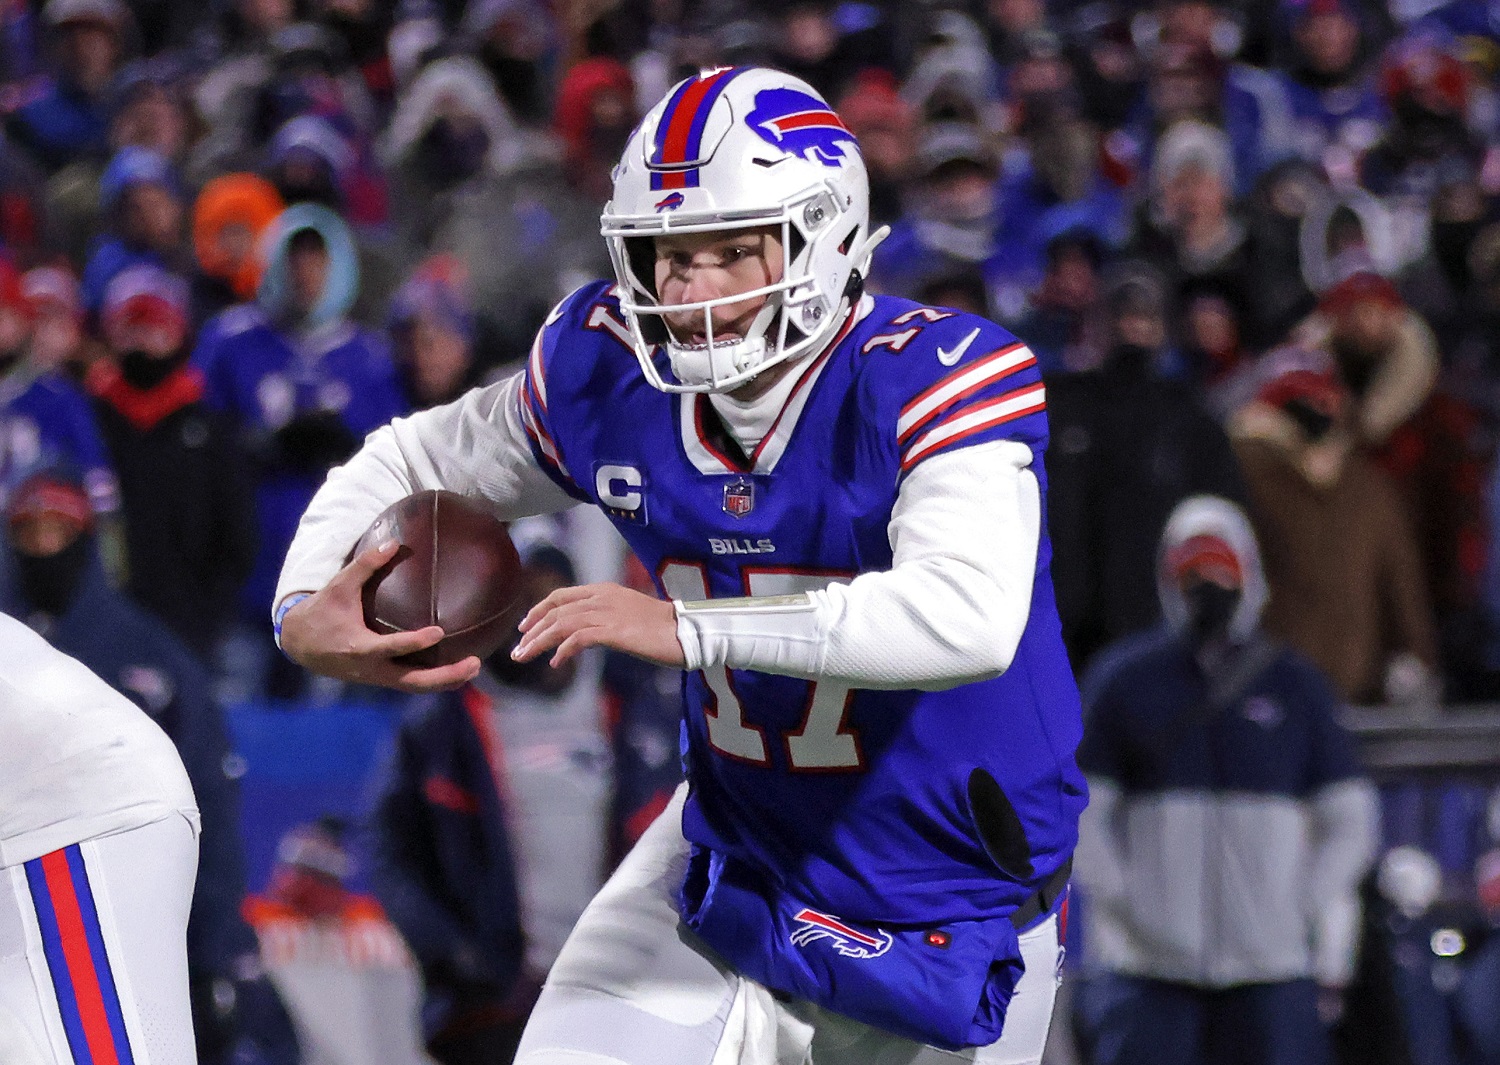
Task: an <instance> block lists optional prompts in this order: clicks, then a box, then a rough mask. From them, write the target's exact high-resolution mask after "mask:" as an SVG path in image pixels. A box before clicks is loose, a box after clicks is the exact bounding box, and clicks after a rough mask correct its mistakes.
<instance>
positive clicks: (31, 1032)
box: [0, 815, 198, 1065]
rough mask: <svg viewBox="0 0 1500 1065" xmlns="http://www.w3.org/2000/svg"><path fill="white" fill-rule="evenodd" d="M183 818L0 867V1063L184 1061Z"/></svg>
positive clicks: (172, 1064) (186, 857)
mask: <svg viewBox="0 0 1500 1065" xmlns="http://www.w3.org/2000/svg"><path fill="white" fill-rule="evenodd" d="M197 868H198V830H197V828H196V826H195V825H193V823H192V822H190V821H189V820H188V819H187V818H186V817H183V816H176V815H174V816H171V817H167V818H165V819H164V820H161V821H156V822H153V823H152V824H149V825H144V826H142V827H140V828H134V829H130V830H129V831H126V832H118V833H115V834H114V835H110V836H103V837H101V838H99V839H91V840H85V841H84V842H82V843H78V844H74V845H73V846H71V847H64V848H63V849H61V850H57V851H53V852H52V853H51V854H45V855H43V856H42V857H40V858H37V859H35V860H33V861H29V862H24V863H22V864H20V865H12V866H9V867H7V868H4V869H0V1062H4V1063H5V1065H194V1063H195V1062H196V1060H197V1052H196V1049H195V1047H194V1044H193V1019H192V1014H191V1011H190V1009H189V1005H188V974H187V919H188V908H189V906H190V905H191V903H192V900H193V877H194V874H195V872H196V870H197Z"/></svg>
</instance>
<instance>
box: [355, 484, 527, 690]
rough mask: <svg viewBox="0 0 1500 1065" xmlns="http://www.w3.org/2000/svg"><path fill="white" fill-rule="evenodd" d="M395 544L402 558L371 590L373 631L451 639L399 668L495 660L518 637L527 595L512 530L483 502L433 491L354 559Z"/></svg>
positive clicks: (401, 506) (393, 516)
mask: <svg viewBox="0 0 1500 1065" xmlns="http://www.w3.org/2000/svg"><path fill="white" fill-rule="evenodd" d="M388 539H394V540H396V541H397V542H398V543H400V544H401V547H400V549H399V550H397V552H396V555H395V557H394V558H392V559H391V561H390V562H388V563H386V564H385V566H383V567H382V568H381V569H380V570H378V571H377V572H376V573H375V575H374V576H373V577H371V578H370V579H369V580H368V581H366V582H365V587H364V606H365V624H366V625H368V626H369V627H370V628H371V629H372V630H374V631H375V632H379V633H391V632H407V631H410V630H412V629H423V628H426V627H427V626H428V625H441V626H442V627H443V631H444V632H446V633H447V635H446V636H444V637H443V639H442V640H441V641H440V642H439V643H437V644H435V645H433V646H432V647H429V648H427V649H426V650H423V651H417V652H415V653H414V654H409V655H404V656H403V657H401V658H400V659H398V660H397V661H400V662H404V663H410V664H411V665H414V666H440V665H447V664H449V663H451V662H458V661H460V660H462V659H464V658H467V657H468V656H469V655H478V656H479V657H480V658H487V657H489V656H490V655H492V654H494V653H495V652H496V651H497V650H499V649H500V647H501V646H503V645H504V644H505V643H506V641H507V640H508V639H509V638H510V637H511V636H512V635H513V634H514V633H515V628H516V622H518V621H520V620H521V616H522V614H523V613H524V609H523V608H524V607H525V605H526V604H525V601H524V599H525V595H524V591H523V588H522V580H521V559H520V556H518V555H517V554H516V548H515V545H514V544H513V543H511V540H510V533H508V532H507V531H506V528H505V523H504V522H503V521H501V520H500V519H499V518H497V517H495V515H494V514H493V513H492V512H491V511H490V509H489V508H488V506H486V505H485V504H484V503H483V502H481V501H479V500H474V499H469V498H467V497H465V496H461V495H458V494H457V493H456V492H442V491H426V492H417V493H416V494H415V495H409V496H407V497H406V498H405V499H402V500H400V501H398V502H396V503H392V504H391V505H390V506H389V507H387V508H386V509H385V511H384V512H382V513H381V515H380V516H379V517H378V518H376V519H375V521H374V522H373V523H372V524H371V525H370V528H369V529H368V530H367V531H366V532H365V534H364V536H362V537H360V540H359V543H357V544H355V545H354V550H353V552H351V554H350V557H351V558H352V557H353V556H354V555H357V554H359V553H360V552H361V551H363V550H365V549H366V548H369V547H373V546H375V545H376V544H378V543H381V542H383V541H385V540H388Z"/></svg>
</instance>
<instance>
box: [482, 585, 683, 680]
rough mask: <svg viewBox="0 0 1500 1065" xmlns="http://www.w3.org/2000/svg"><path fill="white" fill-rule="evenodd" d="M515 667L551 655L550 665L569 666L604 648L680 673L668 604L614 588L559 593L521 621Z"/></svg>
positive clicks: (673, 613) (674, 621)
mask: <svg viewBox="0 0 1500 1065" xmlns="http://www.w3.org/2000/svg"><path fill="white" fill-rule="evenodd" d="M520 629H521V642H520V643H518V644H516V648H515V650H514V651H512V652H511V657H512V658H514V659H515V660H516V661H518V662H527V661H530V660H531V659H533V658H535V657H536V656H537V655H540V654H543V653H545V652H547V651H552V652H553V655H552V665H553V666H561V665H565V664H566V663H567V662H569V661H571V660H572V659H573V658H574V657H576V656H577V655H578V652H580V651H582V650H583V649H584V648H586V647H610V648H613V649H614V650H616V651H624V652H625V653H626V654H631V655H635V656H636V657H637V658H644V659H647V660H648V661H651V662H655V663H657V664H658V665H663V666H676V667H678V668H681V667H682V666H683V664H684V663H685V661H686V659H685V658H684V657H683V654H682V644H680V643H678V642H677V612H676V610H674V609H673V607H672V604H671V603H669V602H666V601H664V600H661V599H657V598H655V597H654V596H649V595H645V594H643V593H641V592H636V591H632V590H631V589H629V588H626V587H624V586H623V585H619V584H583V585H579V586H578V587H576V588H560V589H558V590H557V591H555V592H553V593H552V594H551V595H549V596H547V598H545V599H543V600H542V601H541V602H540V603H538V604H537V605H536V606H534V607H532V608H531V611H530V612H529V613H528V614H527V615H526V616H525V617H524V618H522V619H521V624H520Z"/></svg>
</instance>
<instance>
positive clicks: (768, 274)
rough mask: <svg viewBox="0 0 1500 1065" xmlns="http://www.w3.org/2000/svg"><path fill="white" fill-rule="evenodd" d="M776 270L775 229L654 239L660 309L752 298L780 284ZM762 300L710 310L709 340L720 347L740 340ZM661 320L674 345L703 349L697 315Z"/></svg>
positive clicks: (702, 328)
mask: <svg viewBox="0 0 1500 1065" xmlns="http://www.w3.org/2000/svg"><path fill="white" fill-rule="evenodd" d="M782 270H783V265H782V255H781V235H780V230H779V228H776V227H772V226H762V227H760V228H758V229H743V230H735V231H734V232H732V233H683V234H674V235H670V236H664V237H657V238H656V294H657V298H658V299H660V300H661V302H662V303H664V304H677V303H701V302H703V301H704V300H715V299H723V298H725V297H727V296H735V295H738V294H739V293H741V292H752V291H754V290H755V289H758V288H764V287H765V286H767V285H772V284H775V283H776V282H777V281H780V280H781V277H782ZM767 298H768V297H767V296H765V295H760V296H751V297H750V298H749V299H746V300H743V301H740V302H736V303H726V304H722V305H720V306H718V307H715V308H713V309H712V311H711V312H710V313H711V315H712V322H713V334H714V335H713V339H714V340H715V341H717V342H721V343H733V342H734V341H737V340H742V339H744V337H745V334H746V333H747V332H748V331H749V329H750V325H751V323H752V322H753V321H754V320H755V316H756V314H757V313H758V312H759V311H760V309H761V308H762V307H764V306H765V304H766V299H767ZM664 317H665V318H666V322H667V328H668V329H670V330H671V331H672V335H673V337H675V338H676V339H677V341H678V342H679V343H682V344H706V343H708V339H709V338H708V336H707V333H706V330H707V324H708V323H707V322H705V320H704V315H703V312H702V311H685V312H683V313H681V314H668V315H665V316H664Z"/></svg>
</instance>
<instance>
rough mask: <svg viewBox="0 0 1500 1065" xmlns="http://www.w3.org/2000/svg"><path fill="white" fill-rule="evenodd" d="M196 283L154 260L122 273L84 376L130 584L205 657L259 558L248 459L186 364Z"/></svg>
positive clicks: (133, 591)
mask: <svg viewBox="0 0 1500 1065" xmlns="http://www.w3.org/2000/svg"><path fill="white" fill-rule="evenodd" d="M188 314H189V290H188V284H187V282H186V281H185V280H183V279H182V278H181V277H178V276H176V275H175V274H170V273H168V272H166V271H165V270H161V269H159V268H157V267H154V266H146V265H137V266H132V267H129V268H127V269H125V270H122V271H121V272H120V273H119V274H117V275H116V276H115V279H114V280H113V281H111V282H110V284H109V288H108V289H107V290H106V292H105V296H104V304H103V307H102V308H101V311H100V323H101V333H102V334H103V337H104V340H105V344H106V347H107V349H108V357H107V358H104V359H101V360H99V361H98V362H96V363H95V364H94V365H93V366H92V367H90V369H89V374H88V377H87V379H86V384H87V387H88V390H89V392H90V393H91V394H92V395H93V397H94V412H95V415H96V416H97V418H98V422H99V427H100V430H101V433H102V435H103V437H104V440H105V443H106V445H107V446H108V448H109V453H110V459H111V461H112V463H113V465H114V468H115V470H116V471H117V473H118V475H119V479H120V494H121V500H122V508H121V509H122V512H123V526H124V536H125V549H126V555H127V558H128V560H129V567H128V574H129V576H128V581H127V584H126V588H127V590H128V591H129V592H130V594H131V595H132V596H134V597H135V598H136V599H137V600H139V601H140V602H141V603H142V604H144V605H145V606H147V607H149V608H150V609H151V610H152V611H153V612H154V613H155V614H156V615H157V616H158V617H160V618H161V619H162V620H163V621H165V622H167V624H168V625H169V626H171V628H172V629H173V631H175V632H176V633H177V634H178V636H179V637H181V638H182V639H183V641H184V642H186V643H187V644H188V645H189V646H191V647H193V648H195V649H196V650H197V651H198V652H199V653H200V654H203V655H204V656H205V657H208V656H211V655H212V654H213V652H214V649H215V647H216V645H217V640H218V637H219V635H220V634H221V633H222V632H223V630H224V628H225V626H226V624H227V623H228V620H229V619H230V618H231V617H232V616H233V613H234V593H235V589H236V588H237V587H238V584H239V582H240V581H241V580H243V579H244V576H245V574H246V573H247V572H248V571H249V567H250V561H251V558H252V557H253V550H254V547H253V544H252V543H251V538H252V536H253V527H254V515H253V510H252V508H251V505H250V501H249V500H248V499H247V498H246V492H245V488H244V486H245V484H247V483H248V480H249V472H248V468H247V466H248V462H247V459H246V457H245V455H244V454H243V451H242V449H241V445H240V442H239V439H238V437H237V436H236V434H235V432H234V429H233V426H232V425H231V424H230V423H229V422H228V421H227V420H226V419H224V418H223V417H222V416H220V415H216V414H213V413H211V412H210V411H209V410H208V408H207V406H206V405H205V404H204V402H203V376H202V374H201V373H200V371H198V370H197V369H196V368H194V367H191V366H188V365H187V358H188V353H189V349H188V346H187V338H188V321H189V319H188Z"/></svg>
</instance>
